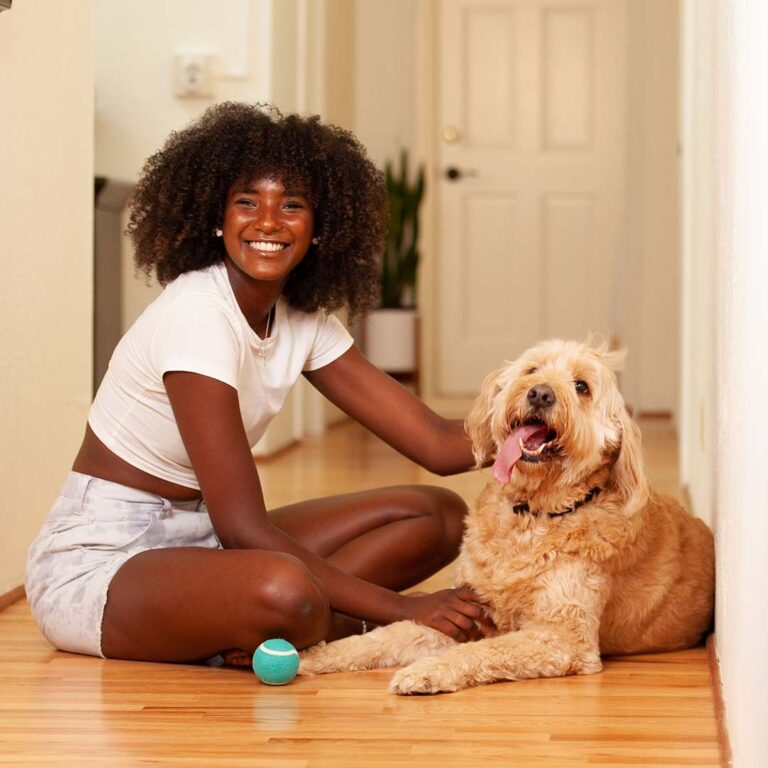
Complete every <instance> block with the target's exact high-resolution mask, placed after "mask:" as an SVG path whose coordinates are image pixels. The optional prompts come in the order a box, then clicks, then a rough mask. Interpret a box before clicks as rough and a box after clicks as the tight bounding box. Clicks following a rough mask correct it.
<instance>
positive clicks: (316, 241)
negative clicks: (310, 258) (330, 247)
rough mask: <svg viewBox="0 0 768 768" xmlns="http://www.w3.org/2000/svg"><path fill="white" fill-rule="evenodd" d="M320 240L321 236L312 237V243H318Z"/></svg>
mask: <svg viewBox="0 0 768 768" xmlns="http://www.w3.org/2000/svg"><path fill="white" fill-rule="evenodd" d="M319 242H320V238H319V237H313V238H312V245H317V244H318V243H319Z"/></svg>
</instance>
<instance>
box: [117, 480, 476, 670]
mask: <svg viewBox="0 0 768 768" xmlns="http://www.w3.org/2000/svg"><path fill="white" fill-rule="evenodd" d="M465 512H466V506H465V505H464V502H463V501H462V500H461V499H460V498H459V497H458V496H457V495H456V494H454V493H452V492H450V491H446V490H444V489H440V488H430V487H423V486H400V487H394V488H387V489H381V490H376V491H368V492H364V493H356V494H347V495H344V496H335V497H329V498H325V499H319V500H313V501H307V502H302V503H299V504H293V505H290V506H287V507H282V508H280V509H277V510H274V512H272V513H271V515H272V519H273V521H274V523H275V524H276V525H277V526H279V527H280V528H282V529H283V530H285V531H286V532H287V533H289V534H290V535H291V536H293V537H294V538H295V539H296V540H297V541H299V542H301V543H302V544H303V545H304V546H305V547H307V548H308V549H310V550H312V551H313V552H315V553H317V554H319V555H321V556H323V557H325V558H327V560H328V561H329V562H330V563H332V564H333V565H335V566H336V567H337V568H339V569H340V570H343V571H345V572H347V573H350V574H352V575H355V576H358V577H359V578H363V579H366V580H368V581H371V582H373V583H376V584H379V585H381V586H385V587H388V588H390V589H397V590H400V589H405V588H406V587H409V586H412V585H413V584H416V583H418V582H419V581H421V580H423V579H424V578H427V577H428V576H430V575H431V574H432V573H434V572H435V571H437V570H438V569H439V568H441V567H442V566H443V565H445V564H447V563H448V562H450V561H451V560H452V559H453V558H454V557H455V555H456V553H457V551H458V546H459V543H460V540H461V534H462V531H463V516H464V514H465ZM355 626H356V623H355V622H351V623H350V622H349V621H348V620H347V621H345V620H344V619H343V618H342V617H336V619H335V620H334V617H333V615H332V613H331V611H330V609H329V607H328V599H327V596H326V595H325V592H324V590H323V588H322V585H321V584H320V583H319V581H318V580H317V579H316V578H315V577H314V576H313V575H312V574H311V573H310V572H309V570H308V569H307V568H306V567H305V566H304V564H303V563H301V561H299V560H297V559H296V558H293V557H291V556H289V555H284V554H281V553H275V552H264V551H260V550H209V549H202V548H193V547H180V548H169V549H159V550H150V551H148V552H142V553H141V554H139V555H136V556H135V557H133V558H131V559H130V560H128V561H127V562H126V563H125V564H124V565H123V566H122V568H120V570H119V571H118V572H117V574H116V575H115V577H114V578H113V580H112V582H111V584H110V588H109V597H108V600H107V606H106V608H105V611H104V620H103V624H102V650H103V652H104V654H105V655H106V656H108V657H112V658H124V659H141V660H153V661H194V660H198V659H204V658H208V657H211V656H214V655H216V654H217V653H221V652H223V651H225V650H227V649H233V648H243V649H246V650H247V651H248V652H251V651H252V650H253V649H254V648H256V647H257V646H258V645H259V643H261V642H262V641H263V640H264V639H266V638H269V637H284V638H286V639H287V640H289V641H290V642H292V643H293V644H294V645H295V646H296V647H298V648H303V647H306V646H308V645H312V644H314V643H316V642H318V641H319V640H322V639H328V638H331V637H338V636H340V635H343V634H345V633H348V632H350V631H354V627H355ZM357 626H359V623H357Z"/></svg>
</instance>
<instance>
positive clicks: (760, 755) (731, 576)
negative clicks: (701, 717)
mask: <svg viewBox="0 0 768 768" xmlns="http://www.w3.org/2000/svg"><path fill="white" fill-rule="evenodd" d="M766 39H768V5H766V4H765V3H763V2H762V1H761V0H685V2H684V5H683V36H682V41H683V49H684V57H683V72H682V82H683V94H684V100H683V152H684V173H683V188H684V195H685V196H684V200H685V206H684V217H683V242H684V259H683V320H682V347H683V356H682V363H683V377H682V387H681V394H680V404H681V405H680V413H681V434H680V437H681V440H680V443H681V474H682V476H683V479H684V481H685V482H686V483H687V485H688V488H689V490H690V495H691V502H692V504H693V508H694V511H696V512H697V513H698V514H700V515H701V516H702V517H704V518H705V519H707V518H708V517H709V518H710V519H712V520H713V527H714V531H715V542H716V555H717V588H716V616H715V639H716V649H717V655H718V659H719V664H720V672H721V677H722V682H723V698H724V701H725V710H726V712H725V715H726V724H727V729H728V732H729V735H730V741H731V745H732V748H733V757H734V765H735V766H736V768H753V766H763V765H768V732H767V731H766V729H765V727H764V722H765V711H766V704H768V694H766V691H768V661H767V660H766V653H765V643H766V641H767V640H768V607H767V606H768V603H767V602H766V599H765V587H766V584H768V558H766V552H768V483H766V477H767V476H768V475H767V473H766V467H768V401H767V400H766V398H765V397H764V393H765V392H766V391H768V355H766V352H767V351H768V343H767V342H766V332H767V329H768V302H766V297H765V286H766V285H768V255H767V254H766V243H768V216H766V210H767V209H766V200H768V108H767V107H766V100H765V97H764V94H765V73H766V72H768V47H766V45H765V40H766Z"/></svg>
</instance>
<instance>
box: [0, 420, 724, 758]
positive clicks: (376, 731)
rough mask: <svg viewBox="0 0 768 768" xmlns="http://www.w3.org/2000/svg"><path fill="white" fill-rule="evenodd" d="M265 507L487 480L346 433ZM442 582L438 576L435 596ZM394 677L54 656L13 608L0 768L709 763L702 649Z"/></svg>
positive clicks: (269, 478)
mask: <svg viewBox="0 0 768 768" xmlns="http://www.w3.org/2000/svg"><path fill="white" fill-rule="evenodd" d="M643 427H644V436H645V444H646V450H647V455H648V465H649V470H650V474H651V477H652V479H653V480H654V483H655V484H656V487H657V488H659V489H660V490H664V491H666V492H673V493H674V492H675V491H676V487H677V477H676V473H675V455H676V446H675V441H674V435H673V433H672V430H671V428H670V426H669V425H668V424H667V423H666V422H658V421H653V422H648V423H646V424H644V425H643ZM261 474H262V478H263V481H264V487H265V492H266V495H267V500H268V503H269V505H270V506H276V505H279V504H282V503H286V502H288V501H293V500H298V499H301V498H309V497H312V496H317V495H325V494H329V493H339V492H343V491H348V490H355V489H362V488H366V487H371V486H373V485H385V484H393V483H402V482H407V483H410V482H434V483H438V484H441V485H445V486H447V487H450V488H454V489H455V490H458V491H459V492H461V493H463V494H465V495H466V497H467V498H471V497H472V496H474V495H475V494H476V493H477V491H478V490H479V488H480V487H481V486H482V485H483V483H484V477H483V475H484V473H472V474H468V475H464V476H461V477H457V478H448V479H441V478H435V477H433V476H431V475H429V474H428V473H426V472H424V471H421V470H418V469H416V468H414V467H412V466H411V465H410V464H409V463H408V462H406V461H405V460H403V459H401V458H399V457H398V456H397V455H396V454H395V453H394V452H393V451H391V450H390V449H388V448H387V447H386V446H382V445H381V444H380V443H378V442H377V441H375V440H373V439H372V438H370V437H368V436H367V435H366V434H365V433H364V432H363V431H362V430H361V429H359V428H357V427H356V426H354V425H351V424H344V425H342V426H339V427H336V428H334V429H333V430H332V431H331V432H330V433H329V434H328V435H327V436H326V437H325V438H324V439H311V440H307V441H306V442H305V443H303V444H302V445H301V447H297V448H293V449H290V450H288V451H286V452H285V453H283V454H282V455H281V456H279V457H277V458H275V459H272V460H270V461H268V462H267V463H266V464H264V465H262V468H261ZM449 581H450V571H449V570H447V571H445V572H443V573H441V574H439V575H438V576H437V577H435V578H433V579H432V580H430V582H429V585H430V586H443V585H446V584H447V583H449ZM389 675H390V673H389V672H386V671H382V672H366V673H363V672H357V673H352V674H339V675H329V676H327V677H322V678H308V679H305V678H297V679H296V680H295V681H294V682H293V683H291V684H290V685H288V686H285V687H282V688H271V687H269V686H265V685H261V684H259V683H258V681H257V680H256V678H255V677H254V675H253V674H252V673H250V672H247V671H243V670H233V669H222V668H216V667H202V666H198V667H196V666H183V665H161V664H140V663H128V662H117V661H102V660H99V659H93V658H86V657H79V656H75V655H71V654H65V653H59V652H56V651H54V650H53V649H52V648H51V647H50V646H49V645H48V644H47V643H46V642H45V640H44V639H43V638H42V636H41V635H40V634H39V632H38V631H37V629H36V627H35V625H34V623H33V622H32V620H31V618H30V616H29V612H28V609H27V606H26V604H25V603H24V602H20V603H16V604H15V605H13V606H11V607H10V608H8V609H7V610H6V611H4V612H3V613H2V614H0V765H39V766H78V767H79V766H82V767H83V768H85V766H140V765H157V764H162V765H179V766H202V767H204V768H206V767H207V766H239V765H242V766H254V767H257V768H258V767H260V766H264V767H265V768H267V767H268V768H281V767H283V766H285V767H286V768H288V767H290V768H304V767H305V766H306V767H307V768H309V767H318V768H319V767H320V766H329V767H330V766H332V767H333V768H344V767H345V766H381V767H382V768H384V767H389V766H417V765H418V766H467V767H470V766H471V767H472V768H475V767H476V766H484V765H503V766H523V767H524V768H525V767H527V766H581V765H585V766H586V765H598V766H654V767H655V768H658V767H660V766H679V765H690V766H700V767H703V766H717V765H719V764H720V760H719V753H718V746H717V730H716V723H715V718H714V707H713V701H712V694H711V691H710V681H709V672H708V668H707V660H706V653H705V650H704V648H695V649H692V650H690V651H685V652H681V653H668V654H661V655H657V656H644V657H639V656H638V657H630V658H623V659H616V660H607V662H606V665H605V671H604V672H603V673H601V674H599V675H593V676H589V677H569V678H565V679H559V680H533V681H526V682H518V683H503V684H496V685H492V686H487V687H483V688H476V689H472V690H467V691H462V692H459V693H455V694H448V695H441V696H435V697H410V698H401V697H395V696H389V695H387V693H386V683H387V680H388V678H389Z"/></svg>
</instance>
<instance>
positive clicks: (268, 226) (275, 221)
mask: <svg viewBox="0 0 768 768" xmlns="http://www.w3.org/2000/svg"><path fill="white" fill-rule="evenodd" d="M254 224H255V226H256V228H257V229H259V230H260V231H261V232H264V233H268V232H275V231H276V230H278V229H280V227H281V224H280V219H279V218H278V216H276V215H275V211H274V210H273V209H272V208H271V207H270V206H266V205H265V206H263V207H261V208H259V210H258V212H257V214H256V220H255V222H254Z"/></svg>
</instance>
